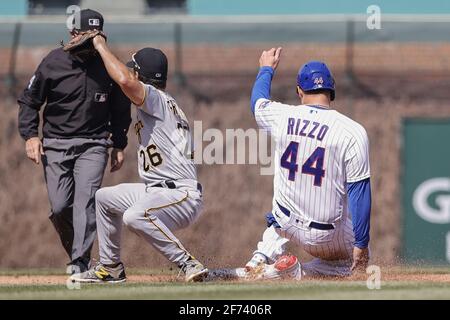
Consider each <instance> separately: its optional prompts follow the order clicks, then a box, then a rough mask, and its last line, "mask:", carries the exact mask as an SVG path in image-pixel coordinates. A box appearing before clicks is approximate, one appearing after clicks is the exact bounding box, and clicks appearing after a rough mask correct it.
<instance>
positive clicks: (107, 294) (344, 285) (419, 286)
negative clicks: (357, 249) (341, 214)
mask: <svg viewBox="0 0 450 320" xmlns="http://www.w3.org/2000/svg"><path fill="white" fill-rule="evenodd" d="M148 272H149V271H148V270H147V272H146V273H148ZM158 272H159V273H161V272H160V271H158V270H156V271H154V270H152V273H153V274H157V273H158ZM391 272H392V273H397V272H399V273H400V272H401V273H403V274H409V273H411V274H413V273H414V274H417V273H419V272H420V273H424V274H431V273H433V274H448V273H449V269H448V268H429V269H428V268H425V269H424V268H420V269H417V268H415V269H413V268H411V269H406V270H405V269H402V270H400V269H398V270H396V269H395V268H393V269H392V270H391ZM18 274H21V275H31V274H33V275H46V274H61V272H59V273H58V272H55V273H53V272H50V271H49V270H39V271H37V270H22V271H18V270H15V272H6V271H5V272H0V275H18ZM130 274H145V270H130ZM0 299H225V300H227V299H450V285H449V283H448V282H443V283H438V282H431V281H422V282H417V281H382V283H381V289H379V290H369V289H368V288H367V287H366V283H365V281H323V280H322V281H318V280H317V281H311V280H308V281H299V282H278V283H277V282H266V283H263V282H258V283H236V282H228V283H227V282H208V283H198V284H197V283H196V284H186V283H182V282H155V283H131V282H130V283H123V284H116V285H114V284H83V285H81V288H80V289H79V290H77V289H74V290H69V289H68V288H67V287H66V286H65V285H28V284H26V285H0Z"/></svg>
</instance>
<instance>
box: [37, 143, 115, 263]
mask: <svg viewBox="0 0 450 320" xmlns="http://www.w3.org/2000/svg"><path fill="white" fill-rule="evenodd" d="M43 147H44V153H45V155H44V156H43V158H42V163H43V166H44V174H45V180H46V183H47V191H48V197H49V200H50V206H51V212H50V217H49V218H50V220H51V221H52V223H53V225H54V227H55V229H56V231H57V232H58V234H59V237H60V239H61V242H62V245H63V247H64V249H65V250H66V252H67V254H68V255H69V257H70V259H71V263H73V262H75V261H77V260H78V259H83V261H84V262H85V263H86V265H87V263H88V262H89V260H90V254H91V248H92V245H93V243H94V240H95V235H96V232H95V231H96V226H95V224H96V221H95V192H96V191H97V190H98V189H99V188H100V186H101V183H102V179H103V174H104V171H105V167H106V165H107V162H108V140H107V139H84V138H72V139H47V138H44V140H43Z"/></svg>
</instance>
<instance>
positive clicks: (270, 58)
mask: <svg viewBox="0 0 450 320" xmlns="http://www.w3.org/2000/svg"><path fill="white" fill-rule="evenodd" d="M281 50H282V48H281V47H279V48H277V49H275V48H272V49H270V50H267V51H263V52H262V54H261V57H260V58H259V67H260V69H259V73H258V75H257V76H256V81H255V84H254V85H253V90H252V96H251V110H252V112H253V113H255V106H256V102H257V101H258V100H259V99H261V98H262V99H270V85H271V83H272V77H273V74H274V71H275V70H276V68H277V67H278V63H279V62H280V57H281Z"/></svg>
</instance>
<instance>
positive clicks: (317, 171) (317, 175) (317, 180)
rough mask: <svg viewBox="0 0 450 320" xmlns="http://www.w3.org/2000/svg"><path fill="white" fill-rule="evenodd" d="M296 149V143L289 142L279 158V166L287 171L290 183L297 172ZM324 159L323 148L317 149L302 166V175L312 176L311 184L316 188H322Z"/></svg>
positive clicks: (297, 145)
mask: <svg viewBox="0 0 450 320" xmlns="http://www.w3.org/2000/svg"><path fill="white" fill-rule="evenodd" d="M298 147H299V143H298V142H295V141H291V142H290V143H289V145H288V146H287V148H286V150H285V151H284V153H283V155H282V156H281V161H280V165H281V167H282V168H285V169H287V170H288V179H289V180H290V181H295V178H296V175H297V172H298V164H297V161H298V160H297V154H298ZM324 158H325V148H322V147H317V148H316V150H314V152H313V153H312V154H311V155H310V156H309V158H308V159H306V161H305V163H303V165H302V174H308V175H312V176H313V177H314V182H313V184H314V186H316V187H321V186H322V179H323V177H325V170H324V169H323V162H324Z"/></svg>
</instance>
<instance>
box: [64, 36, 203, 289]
mask: <svg viewBox="0 0 450 320" xmlns="http://www.w3.org/2000/svg"><path fill="white" fill-rule="evenodd" d="M93 42H94V46H95V48H96V50H97V51H98V52H99V54H100V56H101V57H102V59H103V61H104V63H105V66H106V69H107V71H108V73H109V75H110V76H111V78H112V79H113V80H114V81H116V82H117V83H118V84H119V86H120V87H121V89H122V91H123V92H124V93H125V94H126V95H127V96H128V97H129V98H130V100H131V101H132V103H133V104H134V105H135V106H136V107H137V121H136V124H135V126H134V128H135V131H136V134H137V138H138V142H139V146H138V150H137V153H138V167H139V175H140V177H141V179H142V181H143V182H142V183H123V184H119V185H117V186H114V187H107V188H102V189H100V190H99V191H98V192H97V193H96V211H97V226H98V227H97V228H98V229H97V230H98V231H97V232H98V241H99V254H100V261H99V263H98V264H97V265H96V266H94V267H93V268H91V269H90V270H88V271H86V272H84V273H78V274H75V275H73V276H72V277H71V280H72V281H77V282H123V281H125V280H126V276H125V268H124V265H123V263H122V262H121V258H120V245H121V229H122V221H123V222H124V224H125V225H126V226H128V227H129V228H130V229H131V230H133V231H134V232H135V233H137V234H138V235H139V236H141V237H143V238H144V239H145V240H146V241H147V242H148V243H149V244H151V245H152V246H153V247H154V248H155V249H156V250H158V251H159V252H160V253H161V254H162V255H164V256H165V257H166V258H167V259H168V260H170V261H171V262H173V263H175V264H177V265H178V267H180V269H181V270H182V271H183V272H184V273H185V280H186V281H188V282H190V281H201V280H203V279H204V277H206V276H207V273H208V269H206V268H205V267H204V266H203V265H202V264H201V263H200V262H199V261H198V260H197V259H195V258H194V257H193V256H192V255H191V254H190V253H189V252H188V251H187V250H186V249H185V247H184V246H183V245H182V244H181V242H180V241H179V240H178V239H177V238H176V237H175V235H174V234H173V233H172V231H173V230H177V229H181V228H185V227H187V226H189V225H190V224H191V223H193V222H194V221H195V220H196V219H197V218H198V217H199V215H200V213H201V209H202V204H203V200H202V186H201V185H200V183H198V182H197V171H196V167H195V165H194V160H193V152H192V149H193V148H192V139H191V133H190V129H189V124H188V121H187V119H186V116H185V115H184V113H183V111H182V110H181V109H180V107H179V106H178V104H177V103H176V101H175V100H174V99H173V98H172V97H171V96H170V95H169V94H168V93H166V92H165V91H164V90H165V87H166V79H167V58H166V56H165V55H164V53H163V52H162V51H161V50H159V49H154V48H144V49H141V50H139V51H138V52H137V53H135V54H133V56H132V61H130V62H128V63H127V65H124V64H123V63H122V62H120V61H119V60H118V59H117V58H116V57H115V56H114V55H113V54H112V53H111V51H110V50H109V48H108V47H107V45H106V42H105V40H104V38H103V37H100V36H97V37H95V38H94V40H93ZM127 67H130V68H132V70H131V69H129V68H127Z"/></svg>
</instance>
